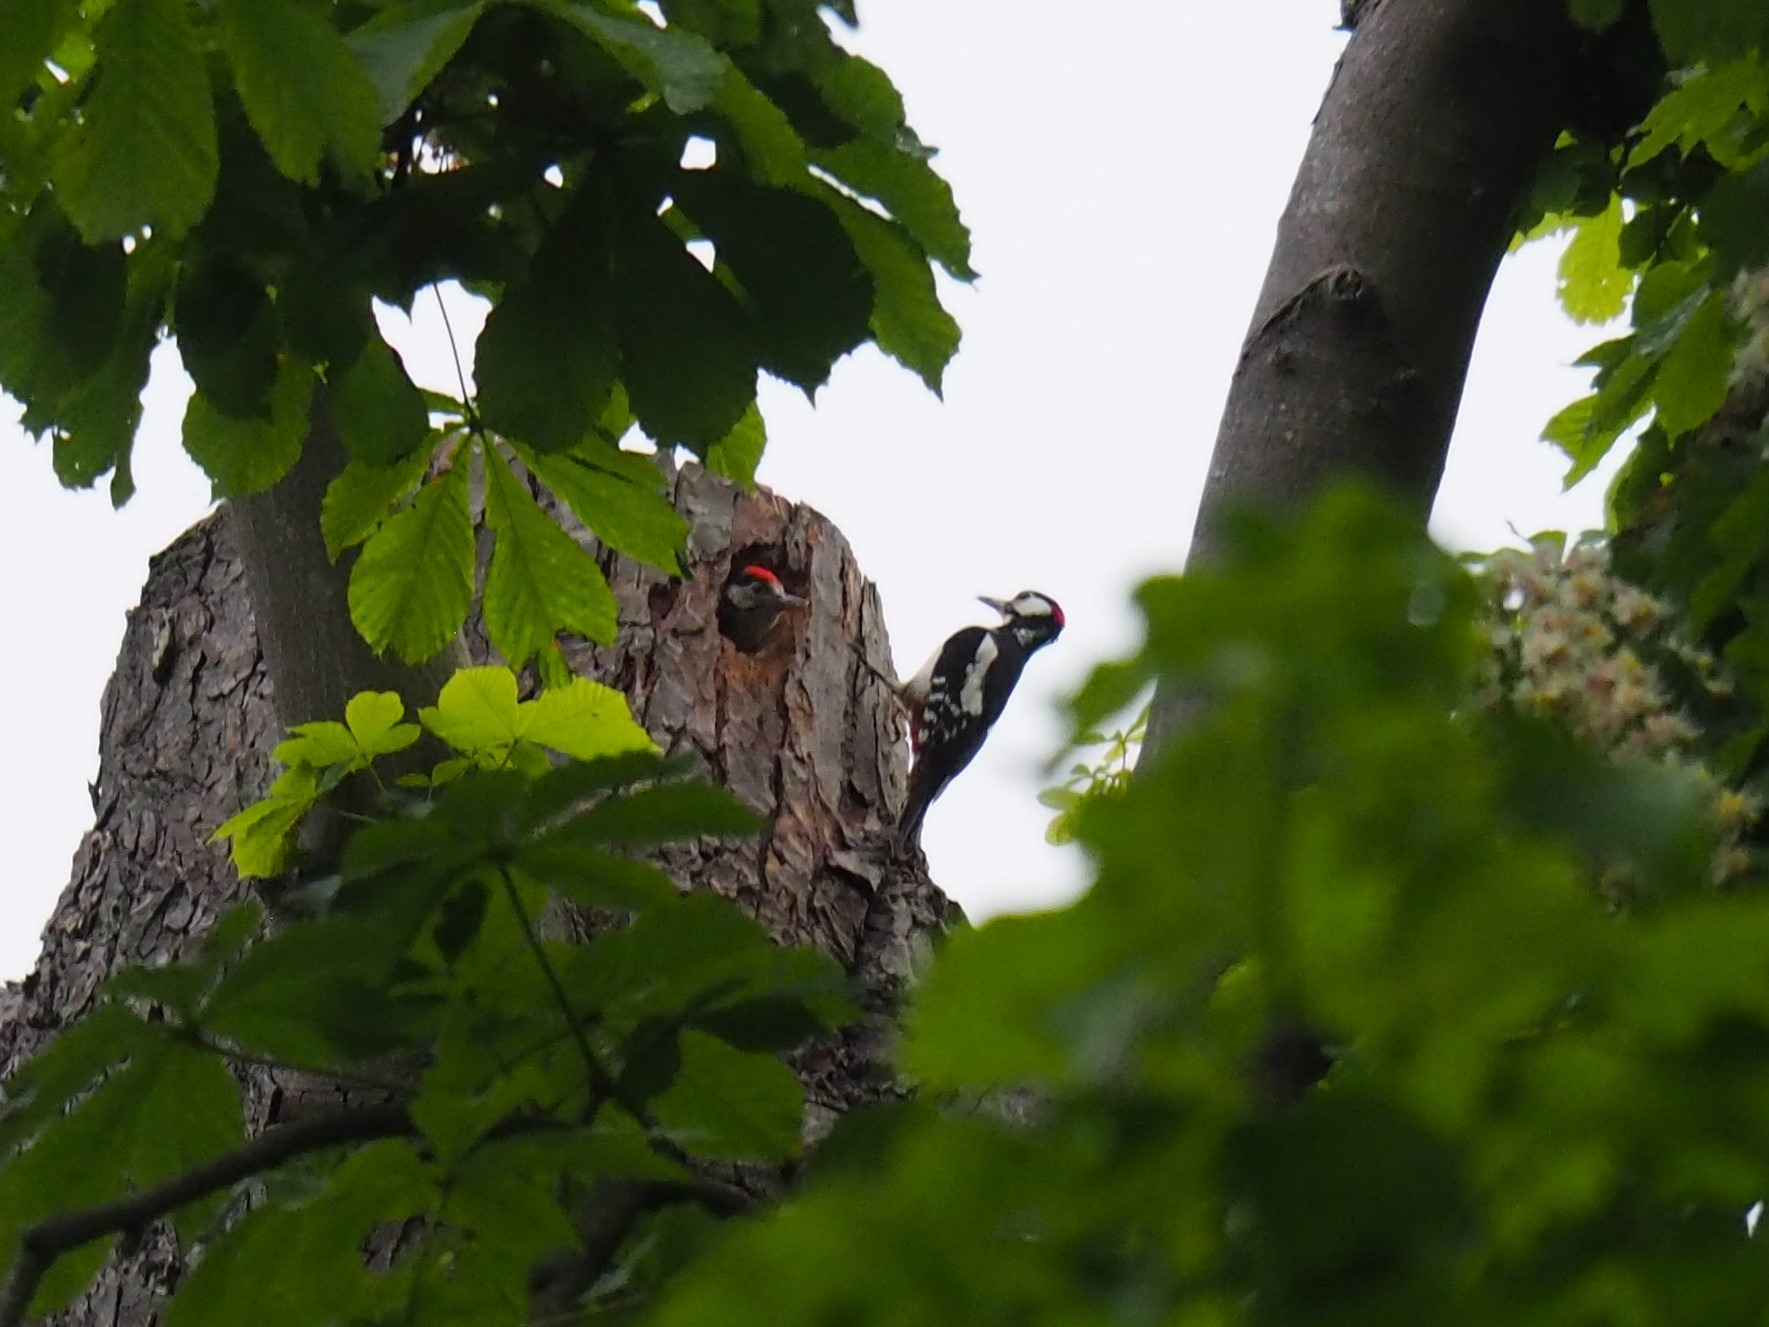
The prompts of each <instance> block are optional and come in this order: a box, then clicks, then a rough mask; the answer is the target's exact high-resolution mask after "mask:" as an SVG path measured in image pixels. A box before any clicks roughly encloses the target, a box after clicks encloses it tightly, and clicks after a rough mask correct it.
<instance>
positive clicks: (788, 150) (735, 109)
mask: <svg viewBox="0 0 1769 1327" xmlns="http://www.w3.org/2000/svg"><path fill="white" fill-rule="evenodd" d="M713 107H714V109H715V110H717V111H718V113H719V114H720V115H721V116H722V117H723V118H724V120H725V122H726V123H727V124H729V125H730V126H731V128H732V129H733V130H734V131H735V133H736V135H737V141H738V143H739V145H740V146H741V147H742V149H743V155H744V158H745V161H746V163H747V164H748V165H749V167H750V170H751V172H752V173H753V174H754V175H755V177H756V178H757V179H760V180H765V181H766V182H768V183H769V184H786V185H791V184H797V183H800V182H802V181H803V180H804V178H805V169H806V166H807V162H808V159H807V157H806V154H805V143H804V140H803V139H802V138H800V137H799V134H798V130H796V129H794V128H793V127H792V121H791V120H789V119H787V118H786V114H785V112H784V111H782V110H781V109H780V108H779V107H778V106H776V105H775V104H774V103H773V102H772V101H770V100H769V99H768V98H767V97H765V96H764V95H762V93H761V92H760V91H759V90H758V89H757V88H756V86H755V84H754V83H751V82H750V81H749V79H748V78H747V77H746V76H745V75H744V73H743V71H742V70H740V69H738V68H737V67H736V66H734V65H733V66H732V67H731V70H730V72H729V73H727V74H726V76H725V82H724V84H723V86H722V87H720V89H719V94H718V97H717V98H716V100H715V101H714V103H713Z"/></svg>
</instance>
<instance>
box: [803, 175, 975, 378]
mask: <svg viewBox="0 0 1769 1327" xmlns="http://www.w3.org/2000/svg"><path fill="white" fill-rule="evenodd" d="M832 192H833V191H832ZM831 206H832V207H834V209H835V213H836V215H837V216H838V217H840V218H841V223H842V225H843V226H845V227H846V228H847V232H848V238H849V239H851V240H853V242H854V251H855V252H856V253H858V254H859V255H860V261H861V262H863V263H865V264H866V267H867V270H868V271H870V272H871V273H872V282H873V288H874V290H875V292H876V296H875V302H874V304H873V308H872V335H873V338H874V339H875V340H876V341H877V342H878V347H879V349H880V350H882V351H884V352H885V354H887V355H889V356H890V357H891V358H892V359H894V360H896V361H897V362H898V363H899V364H901V365H903V366H904V367H905V368H907V369H909V370H911V371H912V372H914V373H915V374H917V375H918V376H919V377H920V378H921V380H922V381H923V382H924V383H926V384H927V386H928V390H929V391H931V392H933V393H934V394H935V395H938V394H939V392H940V381H941V378H942V376H943V375H944V374H945V371H946V365H947V364H949V363H951V361H952V356H954V355H955V354H957V353H958V339H959V332H958V323H957V322H956V321H954V319H953V317H952V315H951V314H949V313H947V312H946V310H945V309H944V308H943V307H941V304H940V297H939V295H938V293H937V292H936V291H935V289H934V274H933V272H932V271H931V270H929V268H928V265H927V258H926V256H925V255H924V254H923V253H922V252H921V251H920V250H919V249H918V248H917V247H916V245H915V244H914V243H913V242H912V241H911V240H910V239H909V238H908V237H907V236H906V235H904V233H903V231H902V229H901V228H900V227H898V226H895V225H893V224H892V223H890V222H888V221H885V220H883V219H882V218H880V217H876V216H874V215H873V214H872V213H871V212H869V211H867V210H866V209H865V208H863V207H861V206H860V205H859V204H858V203H853V202H850V201H849V200H847V199H845V198H839V197H835V198H833V199H832V201H831Z"/></svg>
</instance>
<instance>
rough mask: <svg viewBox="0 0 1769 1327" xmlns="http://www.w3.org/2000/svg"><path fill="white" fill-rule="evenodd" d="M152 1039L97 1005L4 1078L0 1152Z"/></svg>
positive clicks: (123, 1015) (126, 1014) (117, 1011)
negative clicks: (147, 1040)
mask: <svg viewBox="0 0 1769 1327" xmlns="http://www.w3.org/2000/svg"><path fill="white" fill-rule="evenodd" d="M153 1035H155V1034H153V1033H152V1032H151V1031H150V1030H149V1029H148V1027H147V1025H146V1024H145V1023H143V1022H142V1021H141V1020H140V1019H139V1018H137V1017H136V1016H135V1015H134V1014H133V1013H131V1012H130V1011H129V1010H128V1009H127V1008H125V1007H124V1006H123V1005H120V1004H111V1003H105V1004H101V1005H99V1006H98V1007H97V1008H95V1009H94V1010H93V1011H92V1012H91V1013H89V1014H87V1015H86V1016H85V1017H84V1018H82V1019H81V1020H80V1021H79V1022H77V1023H74V1024H72V1025H71V1026H69V1027H66V1028H63V1029H62V1030H61V1031H60V1032H59V1033H57V1034H56V1036H55V1037H54V1039H53V1040H52V1041H50V1043H49V1044H48V1045H47V1046H45V1047H44V1048H43V1049H41V1050H39V1051H38V1052H37V1053H36V1054H35V1055H33V1056H31V1058H30V1059H28V1060H26V1061H25V1062H24V1063H23V1064H22V1065H20V1066H19V1067H18V1068H17V1069H15V1070H14V1071H13V1072H12V1073H11V1074H9V1075H8V1076H7V1079H6V1083H5V1088H6V1095H5V1100H4V1103H3V1104H0V1152H4V1151H6V1150H9V1149H11V1148H12V1147H15V1146H16V1145H17V1144H18V1143H19V1142H21V1141H22V1140H24V1139H25V1138H28V1137H29V1136H30V1135H31V1134H32V1133H34V1132H36V1130H37V1129H39V1128H41V1127H42V1126H43V1125H44V1124H47V1123H49V1122H51V1121H53V1120H55V1119H57V1118H59V1117H60V1115H61V1113H62V1109H63V1108H64V1107H65V1106H66V1105H67V1103H68V1102H69V1101H70V1100H71V1099H72V1098H73V1097H74V1095H75V1094H76V1093H79V1092H83V1091H85V1090H86V1089H87V1088H88V1087H90V1086H91V1085H92V1084H93V1083H94V1082H95V1081H96V1080H97V1079H98V1077H99V1075H100V1074H102V1073H104V1072H105V1071H106V1070H107V1069H110V1068H111V1067H112V1066H114V1065H116V1064H118V1063H120V1062H121V1061H122V1060H124V1059H125V1058H127V1057H128V1056H129V1055H130V1054H131V1053H132V1052H133V1051H134V1050H135V1049H136V1048H137V1047H138V1046H139V1045H140V1044H141V1043H142V1042H144V1041H145V1040H146V1039H147V1038H149V1037H151V1036H153Z"/></svg>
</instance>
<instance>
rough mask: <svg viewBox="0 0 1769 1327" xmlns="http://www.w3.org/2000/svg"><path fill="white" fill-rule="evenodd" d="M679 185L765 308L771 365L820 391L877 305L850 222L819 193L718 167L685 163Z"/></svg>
mask: <svg viewBox="0 0 1769 1327" xmlns="http://www.w3.org/2000/svg"><path fill="white" fill-rule="evenodd" d="M674 193H675V198H676V201H677V203H679V204H680V205H681V206H682V207H683V208H684V209H685V210H686V211H687V213H688V215H690V216H691V217H692V218H693V219H694V221H695V223H696V224H697V226H698V227H699V229H700V230H701V231H702V232H703V233H704V234H705V235H706V236H707V237H708V238H710V239H711V240H712V241H713V244H714V246H715V249H716V251H717V255H718V265H719V268H720V270H721V271H729V272H730V273H731V274H732V275H733V276H734V277H735V279H736V282H737V285H738V287H739V288H740V289H741V291H742V294H743V297H744V299H745V300H746V302H747V303H748V305H749V307H750V309H751V311H752V312H753V313H754V314H755V317H756V323H757V326H758V328H759V329H760V332H761V338H762V356H761V359H762V367H763V368H765V369H767V370H768V371H769V372H771V373H774V374H776V375H778V376H779V377H782V378H784V379H786V380H787V381H788V382H791V383H794V384H796V385H797V386H799V387H800V388H802V389H803V390H804V391H805V392H807V393H812V392H814V391H815V390H816V389H817V388H818V387H820V386H822V385H823V383H825V382H826V381H828V378H829V370H830V368H831V367H832V366H833V365H834V363H835V361H836V360H838V359H839V358H841V356H843V355H845V354H847V353H848V351H850V350H852V349H853V348H854V347H855V346H857V345H859V344H860V343H861V342H862V341H863V340H865V339H866V335H867V327H868V324H869V322H870V319H871V314H872V278H871V275H870V274H869V273H868V272H867V270H866V268H865V267H864V266H862V265H861V263H860V260H859V258H858V257H857V256H856V255H855V253H854V246H853V243H852V242H851V241H850V240H849V239H848V236H847V233H846V231H844V230H843V228H842V225H841V223H840V222H839V221H838V220H837V219H836V218H835V216H834V215H833V214H832V213H831V212H830V210H829V208H828V207H827V206H825V205H824V204H823V203H822V202H820V201H818V200H817V199H816V198H813V197H810V196H808V195H806V194H803V193H798V192H796V191H794V190H791V189H777V188H770V187H767V186H758V185H752V184H749V183H748V182H747V181H743V180H739V179H735V178H726V177H725V176H723V175H722V174H720V173H719V172H716V171H685V172H683V173H682V174H681V176H679V177H678V179H677V181H676V185H675V187H674Z"/></svg>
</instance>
